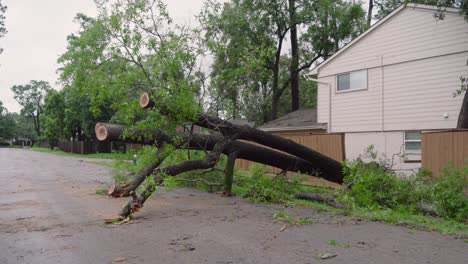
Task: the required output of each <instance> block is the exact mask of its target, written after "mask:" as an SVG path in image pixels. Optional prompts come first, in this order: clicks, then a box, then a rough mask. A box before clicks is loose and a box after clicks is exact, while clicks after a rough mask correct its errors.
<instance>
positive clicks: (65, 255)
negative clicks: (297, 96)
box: [0, 149, 468, 264]
mask: <svg viewBox="0 0 468 264" xmlns="http://www.w3.org/2000/svg"><path fill="white" fill-rule="evenodd" d="M111 181H112V180H111V171H110V169H109V168H107V167H103V166H100V165H96V164H92V163H90V162H89V160H86V159H80V158H71V157H62V156H56V155H52V154H47V153H39V152H34V151H31V150H20V149H0V263H1V264H6V263H8V264H10V263H41V264H42V263H47V264H49V263H50V264H52V263H71V264H74V263H77V264H78V263H79V264H84V263H93V264H94V263H322V262H323V263H351V264H352V263H359V264H361V263H379V264H383V263H418V264H420V263H468V244H467V243H464V241H463V240H461V239H454V238H453V237H450V236H444V235H441V234H438V233H432V232H424V231H414V230H410V229H408V228H405V227H396V226H389V225H385V224H379V223H370V222H365V221H359V220H356V219H352V218H347V217H342V216H332V215H326V214H324V213H319V212H314V211H312V210H310V209H291V208H283V207H281V206H278V205H255V204H251V203H249V202H246V201H243V200H241V199H239V198H225V197H221V196H220V195H219V194H209V193H204V192H201V191H197V190H192V189H177V190H172V191H169V192H167V191H159V192H158V194H157V195H156V196H155V197H153V198H152V199H150V200H149V202H147V204H146V205H145V207H144V208H143V210H142V211H141V212H140V213H139V214H138V215H137V217H136V218H135V220H134V221H132V222H130V223H129V224H124V225H105V224H104V221H103V219H105V218H110V217H114V216H116V215H117V213H118V212H119V210H120V208H121V206H122V205H123V204H124V203H125V202H126V201H127V199H126V198H122V199H114V198H108V197H103V196H99V195H96V194H95V191H96V190H97V189H98V188H102V187H105V186H107V185H108V184H110V183H111ZM283 210H287V211H288V212H289V213H290V214H292V215H297V216H302V217H309V218H310V219H312V221H313V223H312V224H308V225H303V226H289V225H287V224H285V223H281V222H279V223H278V222H275V221H274V219H273V217H272V215H273V214H274V213H275V212H279V211H283ZM331 240H335V241H336V242H338V245H337V246H333V245H329V244H328V242H329V241H331ZM323 253H330V254H331V255H336V256H335V257H333V258H330V259H327V260H319V259H317V255H319V254H323Z"/></svg>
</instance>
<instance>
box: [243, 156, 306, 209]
mask: <svg viewBox="0 0 468 264" xmlns="http://www.w3.org/2000/svg"><path fill="white" fill-rule="evenodd" d="M249 172H250V173H251V176H250V177H236V179H235V184H236V185H237V186H238V187H240V188H241V189H242V191H241V193H240V194H241V196H242V197H244V198H247V199H249V200H251V201H253V202H258V203H284V202H288V201H291V200H293V199H294V194H295V193H296V192H297V191H298V189H299V181H298V180H294V181H292V182H290V181H288V179H287V178H286V176H284V175H277V176H265V173H266V169H265V166H261V165H253V166H250V169H249Z"/></svg>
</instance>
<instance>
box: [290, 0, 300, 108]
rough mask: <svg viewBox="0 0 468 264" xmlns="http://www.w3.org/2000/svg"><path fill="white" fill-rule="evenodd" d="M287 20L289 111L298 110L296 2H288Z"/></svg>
mask: <svg viewBox="0 0 468 264" xmlns="http://www.w3.org/2000/svg"><path fill="white" fill-rule="evenodd" d="M289 19H290V23H291V25H292V26H291V33H290V34H291V36H290V38H291V69H290V74H291V111H296V110H299V103H300V94H299V44H298V40H297V26H296V0H289Z"/></svg>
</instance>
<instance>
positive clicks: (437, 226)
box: [350, 209, 468, 238]
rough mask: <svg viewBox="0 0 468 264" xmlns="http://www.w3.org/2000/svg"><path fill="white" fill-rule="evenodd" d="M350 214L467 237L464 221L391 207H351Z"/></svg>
mask: <svg viewBox="0 0 468 264" xmlns="http://www.w3.org/2000/svg"><path fill="white" fill-rule="evenodd" d="M350 214H351V215H352V216H354V217H358V218H362V219H366V220H369V221H379V222H385V223H389V224H393V225H401V226H407V227H411V228H414V229H418V230H425V231H436V232H439V233H442V234H447V235H455V236H457V237H460V238H467V237H468V225H467V224H466V223H462V222H457V221H455V220H450V219H444V218H440V217H432V216H427V215H420V214H411V213H407V212H398V211H395V210H391V209H385V210H376V211H367V210H365V209H353V210H351V211H350Z"/></svg>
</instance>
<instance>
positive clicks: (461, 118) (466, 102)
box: [457, 91, 468, 128]
mask: <svg viewBox="0 0 468 264" xmlns="http://www.w3.org/2000/svg"><path fill="white" fill-rule="evenodd" d="M457 128H468V91H466V92H465V95H464V96H463V102H462V106H461V108H460V114H459V115H458V123H457Z"/></svg>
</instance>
